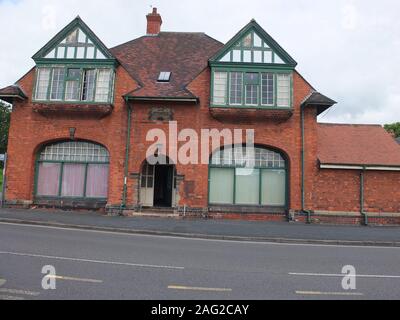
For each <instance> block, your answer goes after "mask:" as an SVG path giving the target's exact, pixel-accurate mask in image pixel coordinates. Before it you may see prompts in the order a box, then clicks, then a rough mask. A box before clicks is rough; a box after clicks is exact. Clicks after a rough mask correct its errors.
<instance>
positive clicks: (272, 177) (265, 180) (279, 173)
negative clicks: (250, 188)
mask: <svg viewBox="0 0 400 320" xmlns="http://www.w3.org/2000/svg"><path fill="white" fill-rule="evenodd" d="M261 177H262V194H261V199H262V204H263V205H267V206H284V205H285V202H286V171H285V170H263V172H262V176H261Z"/></svg>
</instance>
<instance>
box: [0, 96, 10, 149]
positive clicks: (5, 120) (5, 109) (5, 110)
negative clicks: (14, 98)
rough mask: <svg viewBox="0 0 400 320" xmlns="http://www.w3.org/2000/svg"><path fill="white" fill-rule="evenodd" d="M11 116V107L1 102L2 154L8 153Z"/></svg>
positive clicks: (0, 146)
mask: <svg viewBox="0 0 400 320" xmlns="http://www.w3.org/2000/svg"><path fill="white" fill-rule="evenodd" d="M10 116H11V109H10V106H9V105H8V104H6V103H4V102H2V101H1V100H0V154H2V153H5V152H6V151H7V143H8V130H9V128H10Z"/></svg>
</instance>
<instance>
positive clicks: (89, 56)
mask: <svg viewBox="0 0 400 320" xmlns="http://www.w3.org/2000/svg"><path fill="white" fill-rule="evenodd" d="M86 58H87V59H93V58H94V47H88V48H87V55H86Z"/></svg>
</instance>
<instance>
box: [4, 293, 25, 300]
mask: <svg viewBox="0 0 400 320" xmlns="http://www.w3.org/2000/svg"><path fill="white" fill-rule="evenodd" d="M0 300H16V301H17V300H18V301H19V300H25V299H24V298H21V297H14V296H7V295H1V294H0Z"/></svg>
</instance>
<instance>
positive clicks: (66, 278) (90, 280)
mask: <svg viewBox="0 0 400 320" xmlns="http://www.w3.org/2000/svg"><path fill="white" fill-rule="evenodd" d="M47 278H49V279H58V280H66V281H77V282H90V283H103V281H102V280H95V279H84V278H73V277H64V276H52V275H49V276H47Z"/></svg>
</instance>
